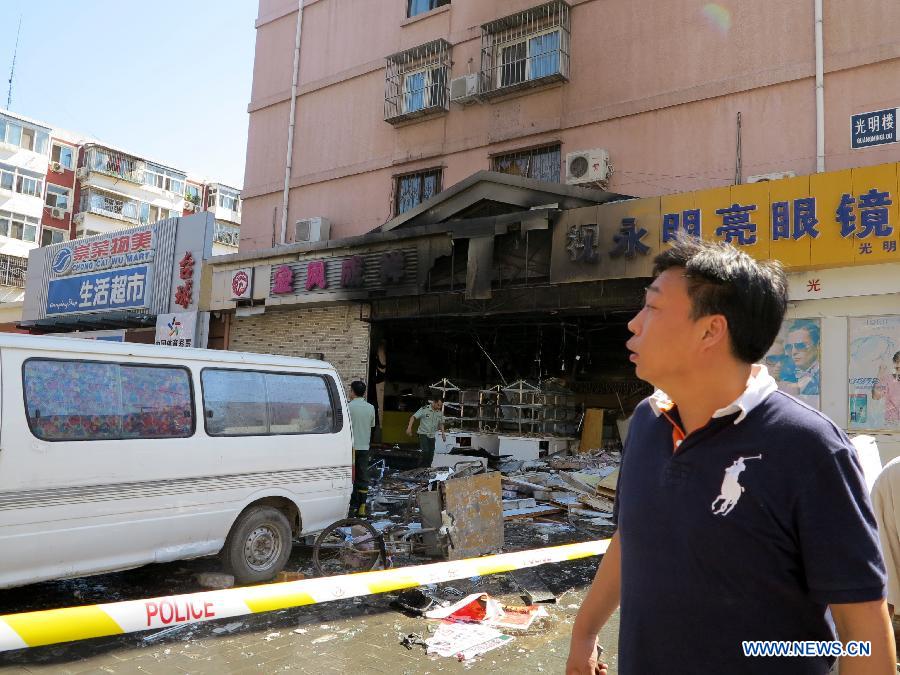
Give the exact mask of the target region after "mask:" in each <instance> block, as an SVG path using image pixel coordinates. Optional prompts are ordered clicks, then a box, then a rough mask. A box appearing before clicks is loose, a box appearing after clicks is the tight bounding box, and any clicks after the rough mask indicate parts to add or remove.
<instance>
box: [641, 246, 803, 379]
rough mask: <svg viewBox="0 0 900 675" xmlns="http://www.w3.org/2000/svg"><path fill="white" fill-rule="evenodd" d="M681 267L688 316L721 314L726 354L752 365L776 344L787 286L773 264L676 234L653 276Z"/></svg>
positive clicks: (658, 259)
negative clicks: (726, 337)
mask: <svg viewBox="0 0 900 675" xmlns="http://www.w3.org/2000/svg"><path fill="white" fill-rule="evenodd" d="M679 267H680V268H682V269H684V275H685V277H686V279H687V286H688V295H689V296H690V299H691V318H692V319H694V320H697V319H699V318H701V317H704V316H711V315H713V314H721V315H722V316H724V317H725V320H726V321H727V322H728V334H729V337H730V339H731V352H732V354H734V356H735V357H736V358H738V359H740V360H741V361H743V362H744V363H757V362H758V361H759V360H760V359H762V357H763V356H765V354H766V352H767V351H769V348H770V347H771V346H772V343H773V342H775V338H776V337H777V336H778V330H779V329H780V328H781V322H782V321H783V319H784V312H785V310H786V309H787V299H788V284H787V277H786V276H785V274H784V270H783V269H782V267H781V264H780V263H778V262H777V261H773V260H767V261H759V260H754V259H753V258H751V257H750V256H749V255H747V254H746V253H744V252H743V251H739V250H738V249H736V248H735V247H734V246H731V245H730V244H726V243H722V242H711V241H703V240H702V239H698V238H697V237H692V236H689V235H686V234H682V235H680V236H679V237H678V238H677V239H676V240H675V241H674V242H673V244H672V247H671V248H670V249H668V250H666V251H663V252H662V253H660V254H659V255H658V256H656V258H654V260H653V276H655V277H656V276H659V275H660V274H662V273H663V272H665V271H666V270H668V269H671V268H679Z"/></svg>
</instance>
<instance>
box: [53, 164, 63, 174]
mask: <svg viewBox="0 0 900 675" xmlns="http://www.w3.org/2000/svg"><path fill="white" fill-rule="evenodd" d="M50 170H51V171H55V172H56V173H62V164H60V163H59V162H50Z"/></svg>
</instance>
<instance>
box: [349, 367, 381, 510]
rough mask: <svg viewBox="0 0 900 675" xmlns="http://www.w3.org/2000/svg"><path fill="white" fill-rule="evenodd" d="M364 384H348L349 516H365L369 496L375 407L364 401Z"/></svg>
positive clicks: (359, 382) (357, 381)
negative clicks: (350, 443) (350, 447)
mask: <svg viewBox="0 0 900 675" xmlns="http://www.w3.org/2000/svg"><path fill="white" fill-rule="evenodd" d="M365 395H366V383H365V382H361V381H360V380H355V381H354V382H351V383H350V403H349V404H348V405H347V409H348V410H349V412H350V431H351V434H352V436H353V466H354V468H355V471H354V477H353V496H352V497H351V498H350V515H351V516H363V517H364V516H365V515H366V499H367V498H368V496H369V444H370V443H371V441H372V428H373V427H374V426H375V406H373V405H372V404H371V403H369V402H368V401H366V399H365Z"/></svg>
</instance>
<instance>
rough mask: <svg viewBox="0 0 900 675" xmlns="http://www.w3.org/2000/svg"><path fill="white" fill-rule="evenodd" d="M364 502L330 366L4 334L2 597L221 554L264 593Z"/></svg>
mask: <svg viewBox="0 0 900 675" xmlns="http://www.w3.org/2000/svg"><path fill="white" fill-rule="evenodd" d="M351 490H352V474H351V439H350V418H349V415H348V414H347V402H346V398H345V396H344V391H343V387H342V386H341V385H340V379H339V378H338V375H337V373H336V372H335V370H334V368H333V367H332V366H330V365H329V364H327V363H324V362H322V361H313V360H307V359H295V358H285V357H277V356H268V355H262V354H245V353H239V352H227V351H213V350H205V349H177V348H172V347H157V346H153V345H139V344H129V343H125V344H121V343H119V344H117V343H112V342H100V341H93V340H82V339H70V338H58V337H37V336H31V335H14V334H0V588H9V587H12V586H20V585H23V584H30V583H33V582H37V581H44V580H47V579H61V578H68V577H78V576H84V575H90V574H98V573H101V572H110V571H115V570H124V569H128V568H132V567H137V566H140V565H144V564H146V563H153V562H166V561H172V560H179V559H184V558H195V557H199V556H205V555H210V554H215V553H221V556H222V559H223V561H224V564H225V566H226V567H227V568H228V569H229V570H230V571H231V572H232V573H233V574H234V575H235V577H236V579H237V580H238V581H239V582H240V583H252V582H260V581H266V580H268V579H271V578H272V577H274V576H275V575H276V574H277V573H278V571H279V570H281V568H282V567H283V566H284V564H285V563H286V562H287V559H288V556H289V555H290V552H291V543H292V539H294V538H296V537H299V536H300V535H305V534H308V533H313V532H316V531H318V530H321V529H324V528H325V527H326V526H327V525H328V524H330V523H331V522H333V521H335V520H338V519H340V518H343V517H345V516H346V513H347V505H348V502H349V499H350V493H351Z"/></svg>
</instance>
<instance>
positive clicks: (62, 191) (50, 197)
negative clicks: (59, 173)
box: [44, 183, 72, 211]
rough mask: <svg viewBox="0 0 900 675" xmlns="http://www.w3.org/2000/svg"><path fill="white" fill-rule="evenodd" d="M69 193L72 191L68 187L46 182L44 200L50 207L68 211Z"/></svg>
mask: <svg viewBox="0 0 900 675" xmlns="http://www.w3.org/2000/svg"><path fill="white" fill-rule="evenodd" d="M71 195H72V191H71V190H69V189H68V188H64V187H62V186H61V185H53V184H52V183H47V198H46V199H45V200H44V201H45V202H46V204H47V206H49V207H50V208H52V209H62V210H63V211H68V210H69V203H70V200H71Z"/></svg>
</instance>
